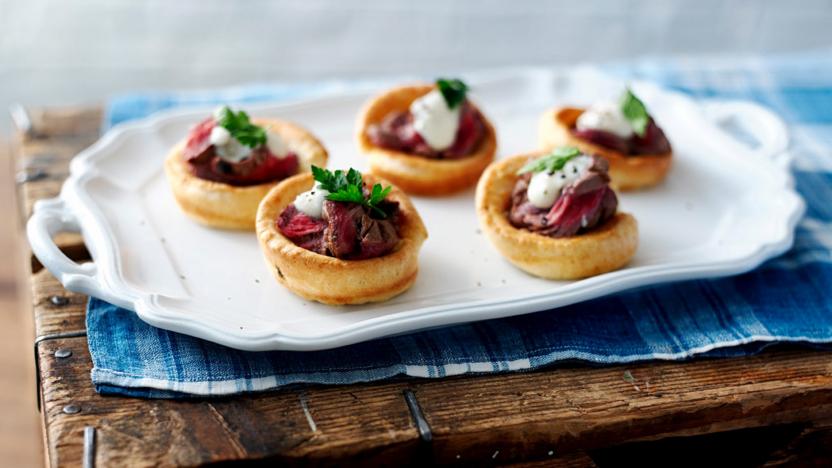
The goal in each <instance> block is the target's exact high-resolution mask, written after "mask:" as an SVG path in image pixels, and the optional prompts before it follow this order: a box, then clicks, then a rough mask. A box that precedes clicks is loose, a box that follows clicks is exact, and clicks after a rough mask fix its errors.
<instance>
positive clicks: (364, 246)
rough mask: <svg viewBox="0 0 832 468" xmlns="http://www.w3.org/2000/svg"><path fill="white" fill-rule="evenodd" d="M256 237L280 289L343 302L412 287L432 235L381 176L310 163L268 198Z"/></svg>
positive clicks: (402, 196)
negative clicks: (332, 169) (421, 251)
mask: <svg viewBox="0 0 832 468" xmlns="http://www.w3.org/2000/svg"><path fill="white" fill-rule="evenodd" d="M257 237H258V239H259V242H260V247H261V250H262V251H263V255H264V256H265V259H266V263H267V264H268V266H269V269H270V270H271V272H272V274H273V275H274V277H275V279H276V280H277V281H278V282H279V283H280V284H282V285H284V286H285V287H286V288H288V289H289V290H290V291H292V292H293V293H295V294H297V295H299V296H301V297H303V298H306V299H310V300H314V301H318V302H322V303H325V304H333V305H345V304H361V303H366V302H378V301H384V300H387V299H389V298H391V297H393V296H396V295H398V294H401V293H402V292H404V291H406V290H407V289H408V288H410V287H411V286H412V285H413V282H414V281H415V280H416V275H417V272H418V270H419V262H418V260H419V249H420V248H421V246H422V243H423V242H424V241H425V239H427V230H426V229H425V226H424V224H423V223H422V219H421V218H420V217H419V213H418V212H417V211H416V209H415V208H414V207H413V204H412V203H411V202H410V199H409V198H408V197H407V195H406V194H405V193H404V192H402V191H401V190H399V189H398V188H396V187H395V186H391V185H387V182H386V181H385V180H383V179H381V178H380V177H378V176H375V175H372V174H367V175H364V176H362V174H361V173H360V172H358V171H356V170H354V169H350V170H349V171H347V172H344V171H341V170H337V171H335V172H330V171H328V170H326V169H320V168H318V167H315V166H313V167H312V173H311V174H299V175H296V176H293V177H290V178H288V179H286V180H284V181H283V182H280V183H279V184H277V186H275V187H274V188H273V189H272V190H271V191H269V193H268V194H267V195H266V196H265V197H264V198H263V201H262V202H261V203H260V207H259V209H258V211H257Z"/></svg>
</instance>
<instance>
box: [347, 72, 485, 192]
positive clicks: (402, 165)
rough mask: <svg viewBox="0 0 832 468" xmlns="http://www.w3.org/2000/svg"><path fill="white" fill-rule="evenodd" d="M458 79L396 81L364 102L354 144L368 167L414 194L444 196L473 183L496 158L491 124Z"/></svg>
mask: <svg viewBox="0 0 832 468" xmlns="http://www.w3.org/2000/svg"><path fill="white" fill-rule="evenodd" d="M467 92H468V87H467V86H466V85H465V83H463V82H462V81H460V80H446V79H439V80H437V82H436V83H435V84H433V85H414V86H400V87H397V88H393V89H391V90H388V91H386V92H384V93H382V94H381V95H379V96H376V97H375V98H373V99H371V100H370V102H368V103H367V105H366V106H365V108H364V110H363V111H362V113H361V114H360V115H359V118H358V122H357V125H356V127H357V129H356V133H357V137H356V138H357V141H358V148H359V150H360V151H361V152H363V153H365V154H366V155H367V158H368V162H369V167H370V172H372V173H373V174H376V175H379V176H381V177H383V178H385V179H388V180H390V181H391V182H393V183H394V184H396V185H397V186H398V187H400V188H401V189H402V190H404V191H406V192H408V193H412V194H417V195H432V196H438V195H446V194H449V193H452V192H457V191H459V190H462V189H464V188H466V187H470V186H472V185H474V184H475V183H476V181H477V179H478V178H479V176H480V174H482V171H483V170H484V169H485V168H486V166H488V164H489V163H491V161H492V160H493V159H494V153H495V152H496V150H497V134H496V133H495V131H494V127H493V126H492V125H491V123H490V122H489V121H488V119H487V118H486V117H485V115H484V114H483V113H482V112H481V111H480V110H479V108H478V107H477V106H476V105H475V104H474V103H473V102H471V100H469V99H468V97H467Z"/></svg>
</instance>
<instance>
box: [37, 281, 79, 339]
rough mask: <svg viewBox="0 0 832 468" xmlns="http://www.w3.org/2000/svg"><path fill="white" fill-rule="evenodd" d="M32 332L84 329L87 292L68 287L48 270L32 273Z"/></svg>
mask: <svg viewBox="0 0 832 468" xmlns="http://www.w3.org/2000/svg"><path fill="white" fill-rule="evenodd" d="M31 288H32V294H31V297H32V307H33V309H34V315H35V335H36V336H46V335H52V334H55V333H62V332H70V331H77V330H84V329H85V323H84V316H85V311H86V307H87V296H84V295H81V294H77V293H74V292H71V291H67V290H66V289H64V288H63V286H61V283H59V282H58V280H57V279H55V277H54V276H52V273H50V272H49V271H47V270H40V271H39V272H37V273H34V274H33V275H32V279H31Z"/></svg>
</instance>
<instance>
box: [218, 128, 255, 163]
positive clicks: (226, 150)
mask: <svg viewBox="0 0 832 468" xmlns="http://www.w3.org/2000/svg"><path fill="white" fill-rule="evenodd" d="M218 128H219V129H222V130H225V128H223V127H220V126H219V125H217V126H216V127H214V130H211V143H212V144H213V145H214V148H215V150H216V152H217V156H219V157H220V159H222V160H224V161H228V162H230V163H238V162H240V161H242V160H243V159H246V158H247V157H249V156H251V148H249V147H248V146H246V145H243V144H242V143H240V142H239V141H237V139H236V138H234V137H233V136H231V134H230V133H229V135H228V138H227V139H223V136H222V132H217V135H218V138H217V141H225V143H223V144H217V143H214V131H215V130H217V129H218ZM225 133H228V130H225Z"/></svg>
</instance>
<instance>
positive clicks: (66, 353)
mask: <svg viewBox="0 0 832 468" xmlns="http://www.w3.org/2000/svg"><path fill="white" fill-rule="evenodd" d="M70 356H72V350H69V349H66V348H60V349H58V350H57V351H55V357H56V358H58V359H66V358H68V357H70Z"/></svg>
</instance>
